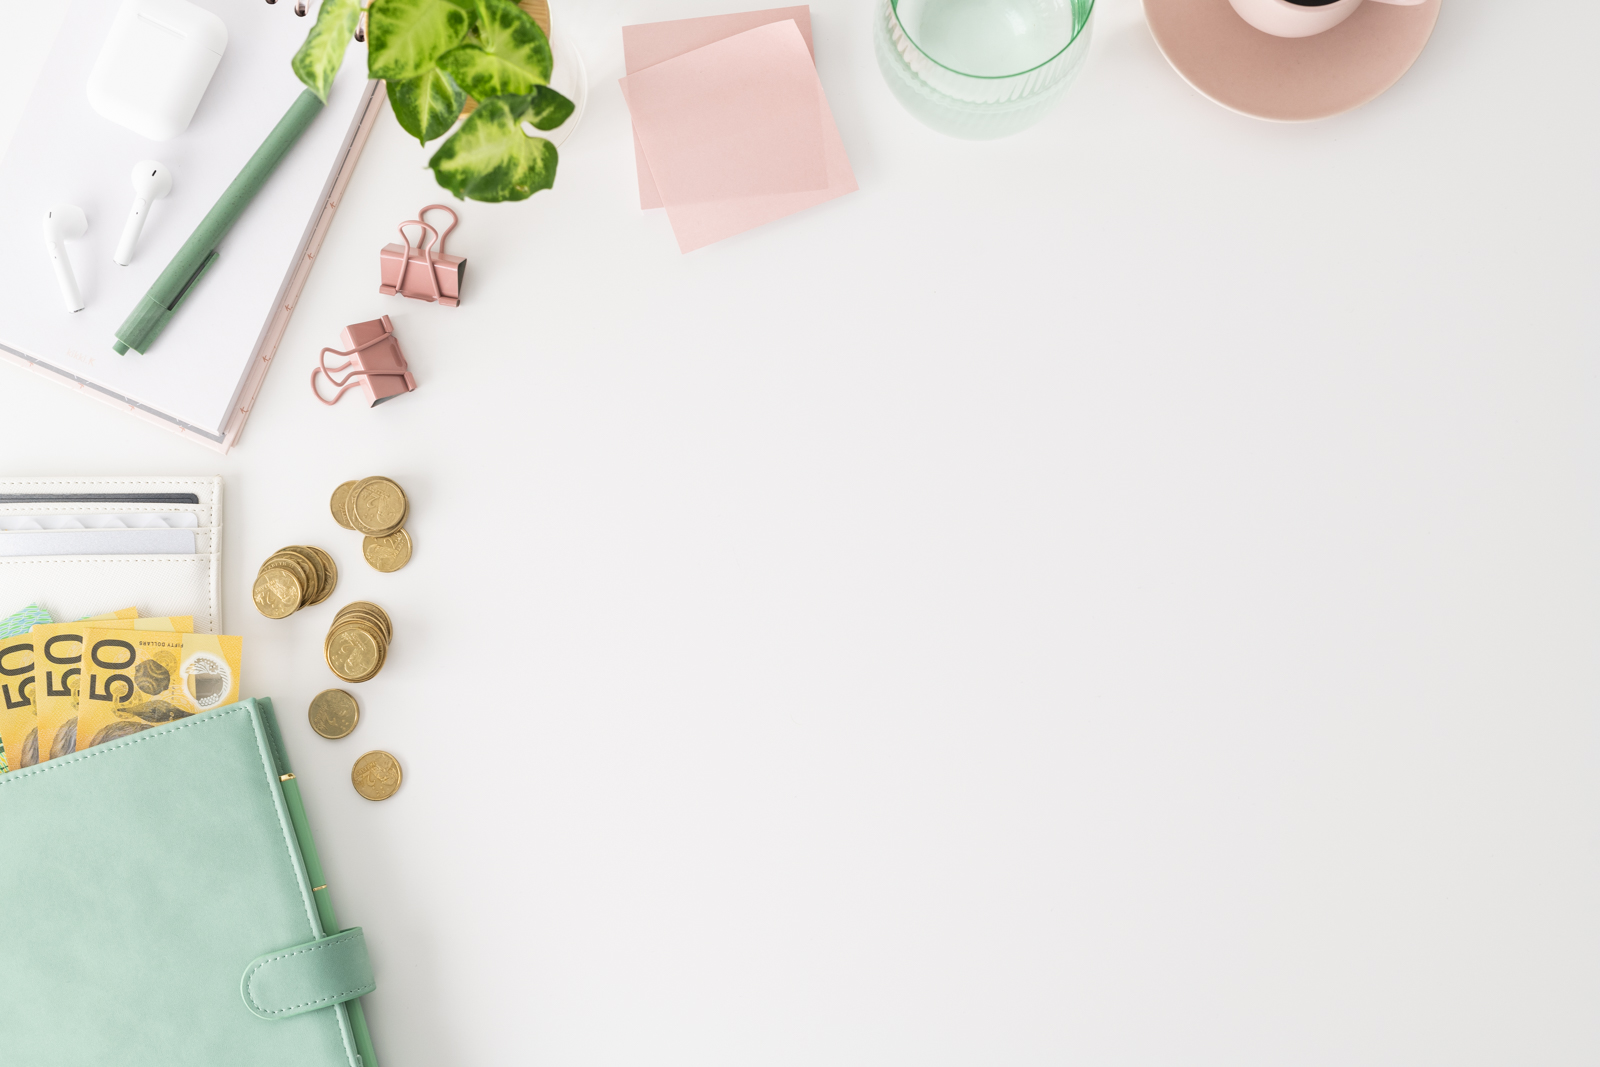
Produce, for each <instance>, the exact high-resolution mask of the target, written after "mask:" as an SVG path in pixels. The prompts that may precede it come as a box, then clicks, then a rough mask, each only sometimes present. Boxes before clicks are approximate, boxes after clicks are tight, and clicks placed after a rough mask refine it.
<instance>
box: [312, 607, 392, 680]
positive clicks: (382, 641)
mask: <svg viewBox="0 0 1600 1067" xmlns="http://www.w3.org/2000/svg"><path fill="white" fill-rule="evenodd" d="M393 639H394V624H393V623H391V622H390V621H389V615H388V613H387V612H386V611H384V610H383V609H382V608H380V607H378V605H376V604H373V603H370V602H368V601H365V600H357V601H356V602H355V603H353V604H346V605H345V606H344V607H342V608H340V609H339V614H337V615H335V616H334V617H333V625H332V626H330V627H328V637H327V639H326V640H325V641H323V642H322V655H323V658H324V659H326V660H327V661H328V666H329V667H330V668H332V670H333V673H334V674H337V675H338V676H339V677H340V678H343V679H344V680H345V681H347V682H366V681H370V680H372V679H373V678H374V677H376V676H377V674H378V672H379V671H381V670H383V664H384V662H385V661H386V660H388V658H389V642H390V641H391V640H393Z"/></svg>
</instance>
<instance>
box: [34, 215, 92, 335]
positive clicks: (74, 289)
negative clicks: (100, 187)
mask: <svg viewBox="0 0 1600 1067" xmlns="http://www.w3.org/2000/svg"><path fill="white" fill-rule="evenodd" d="M88 232H89V220H88V218H87V217H86V216H85V215H84V213H83V208H81V207H74V206H73V205H71V204H57V205H56V206H55V207H53V208H51V209H50V210H49V211H48V212H46V213H45V216H44V245H45V247H46V248H47V249H49V250H50V264H51V266H53V267H55V269H56V283H57V284H58V285H60V286H61V299H63V300H65V301H66V302H67V310H68V311H82V310H83V295H82V294H81V293H79V292H78V279H77V278H76V277H74V276H73V273H72V261H71V260H69V259H68V258H67V248H66V244H65V242H66V241H68V240H70V239H72V238H74V237H82V236H83V235H84V234H86V233H88Z"/></svg>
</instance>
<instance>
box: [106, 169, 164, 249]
mask: <svg viewBox="0 0 1600 1067" xmlns="http://www.w3.org/2000/svg"><path fill="white" fill-rule="evenodd" d="M170 192H172V172H171V171H170V170H168V169H167V168H166V166H165V165H163V164H161V163H158V162H157V161H156V160H153V159H141V160H140V161H139V162H137V163H135V164H134V165H133V210H132V211H130V212H128V223H127V225H126V226H124V227H122V240H120V241H118V242H117V253H116V255H114V256H112V257H111V258H112V259H115V260H116V261H117V262H118V263H120V264H122V265H123V266H124V267H126V266H127V265H128V264H129V263H131V262H132V261H133V246H134V245H136V244H138V243H139V232H140V231H141V230H143V229H144V217H145V216H146V215H148V214H150V205H151V203H153V202H154V201H157V200H160V199H161V198H162V197H163V196H166V195H167V194H168V193H170Z"/></svg>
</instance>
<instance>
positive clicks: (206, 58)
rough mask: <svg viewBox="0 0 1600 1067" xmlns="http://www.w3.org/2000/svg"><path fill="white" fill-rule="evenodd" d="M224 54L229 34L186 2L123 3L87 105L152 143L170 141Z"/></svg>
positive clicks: (184, 125) (215, 19)
mask: <svg viewBox="0 0 1600 1067" xmlns="http://www.w3.org/2000/svg"><path fill="white" fill-rule="evenodd" d="M227 47H228V27H227V26H226V25H224V24H223V21H222V20H221V19H220V18H218V17H217V16H216V15H214V14H212V13H211V12H209V11H207V10H205V9H204V8H201V7H196V6H195V5H194V4H191V3H189V2H188V0H124V2H123V4H122V7H121V8H119V9H118V11H117V17H116V19H115V20H113V22H112V24H111V32H110V34H109V35H108V36H107V37H106V43H105V44H104V45H103V46H102V47H101V49H100V56H99V58H98V59H96V60H95V64H94V69H93V70H92V71H90V72H89V86H88V92H89V104H90V106H91V107H93V108H94V109H95V111H96V112H98V113H99V114H100V115H101V116H102V117H104V118H107V119H110V120H111V121H112V122H115V123H116V124H117V125H119V126H126V127H127V128H128V129H130V130H132V131H133V132H134V133H137V134H139V135H140V136H142V137H148V138H150V139H151V140H152V141H165V140H168V139H169V138H172V137H176V136H177V135H178V134H180V133H182V132H183V131H184V130H186V129H188V127H189V120H190V119H192V118H194V112H195V108H197V107H199V106H200V98H201V97H202V96H204V95H205V91H206V87H207V86H208V85H210V84H211V75H212V74H213V73H215V72H216V69H217V64H218V63H219V62H220V61H221V60H222V53H223V52H224V51H226V50H227Z"/></svg>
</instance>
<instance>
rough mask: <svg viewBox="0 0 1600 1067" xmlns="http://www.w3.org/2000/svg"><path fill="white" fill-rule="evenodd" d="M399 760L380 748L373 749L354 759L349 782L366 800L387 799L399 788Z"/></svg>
mask: <svg viewBox="0 0 1600 1067" xmlns="http://www.w3.org/2000/svg"><path fill="white" fill-rule="evenodd" d="M401 777H402V775H401V773H400V761H399V760H397V759H395V758H394V757H393V756H391V755H389V753H387V752H385V751H383V750H382V749H375V750H373V751H372V752H368V753H367V754H366V755H364V756H362V757H361V758H360V759H358V760H356V765H355V766H354V767H352V768H350V784H351V785H353V786H355V787H356V792H357V793H360V794H361V795H362V796H364V797H366V798H367V799H368V800H388V799H389V798H390V797H392V796H394V795H395V793H396V792H397V791H398V790H399V789H400V779H401Z"/></svg>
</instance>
